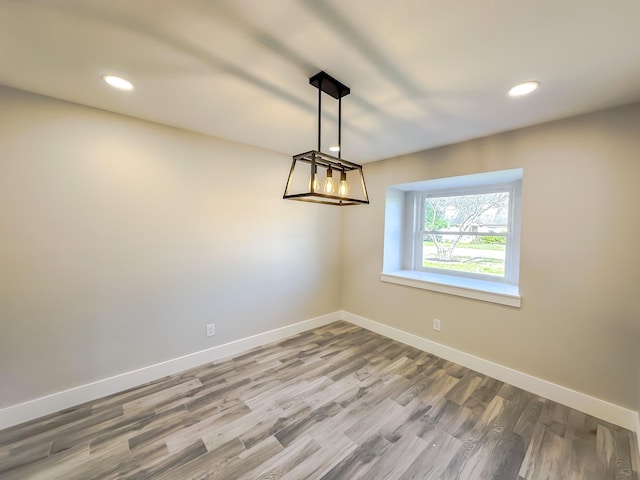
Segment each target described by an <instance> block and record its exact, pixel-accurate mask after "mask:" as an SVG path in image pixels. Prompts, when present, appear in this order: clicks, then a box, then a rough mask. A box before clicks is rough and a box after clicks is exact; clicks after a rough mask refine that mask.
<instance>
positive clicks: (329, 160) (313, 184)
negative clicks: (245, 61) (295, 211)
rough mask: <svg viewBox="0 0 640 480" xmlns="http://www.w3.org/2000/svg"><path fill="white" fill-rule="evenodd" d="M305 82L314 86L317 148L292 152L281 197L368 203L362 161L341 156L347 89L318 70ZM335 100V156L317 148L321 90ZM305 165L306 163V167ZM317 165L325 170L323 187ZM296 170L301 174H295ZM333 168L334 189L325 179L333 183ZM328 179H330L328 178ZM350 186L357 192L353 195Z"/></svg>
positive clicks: (329, 203) (318, 201)
mask: <svg viewBox="0 0 640 480" xmlns="http://www.w3.org/2000/svg"><path fill="white" fill-rule="evenodd" d="M309 83H310V84H311V85H313V86H314V87H316V88H317V89H318V149H317V150H311V151H309V152H305V153H299V154H298V155H294V156H293V163H292V164H291V170H290V171H289V177H288V179H287V186H286V187H285V190H284V195H283V196H282V198H284V199H287V200H298V201H303V202H314V203H323V204H326V205H337V206H347V205H362V204H368V203H369V196H368V194H367V186H366V184H365V181H364V175H363V172H362V165H358V164H357V163H353V162H349V161H347V160H343V159H342V158H341V157H342V97H344V96H346V95H348V94H349V93H350V92H351V90H350V89H349V87H347V86H346V85H343V84H342V83H340V82H339V81H338V80H336V79H335V78H333V77H331V76H330V75H328V74H326V73H325V72H319V73H317V74H316V75H314V76H313V77H311V78H310V79H309ZM323 92H324V93H326V94H327V95H330V96H331V97H333V98H335V99H337V100H338V156H337V157H334V156H333V155H328V154H326V153H323V152H322V151H321V148H320V145H321V129H322V93H323ZM307 165H308V167H306V166H307ZM318 167H319V168H320V169H321V171H322V170H323V169H325V170H326V177H325V178H326V181H325V184H324V185H325V186H324V188H323V187H321V186H320V178H319V176H318ZM297 172H302V174H300V175H297ZM333 172H336V173H338V174H339V175H340V181H338V182H336V183H338V184H339V186H338V188H337V192H334V190H335V188H332V189H331V190H330V189H329V188H328V185H329V181H331V185H332V187H333V185H334V183H333V177H332V175H333ZM330 179H331V180H330ZM354 190H355V191H357V193H358V195H354V194H353V193H354Z"/></svg>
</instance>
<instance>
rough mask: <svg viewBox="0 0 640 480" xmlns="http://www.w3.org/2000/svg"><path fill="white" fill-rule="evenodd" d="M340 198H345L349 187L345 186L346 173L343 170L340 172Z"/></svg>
mask: <svg viewBox="0 0 640 480" xmlns="http://www.w3.org/2000/svg"><path fill="white" fill-rule="evenodd" d="M338 192H339V193H340V196H342V197H346V196H347V195H348V194H349V187H348V186H347V172H345V171H344V170H343V171H342V172H340V188H339V189H338Z"/></svg>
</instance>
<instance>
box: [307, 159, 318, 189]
mask: <svg viewBox="0 0 640 480" xmlns="http://www.w3.org/2000/svg"><path fill="white" fill-rule="evenodd" d="M312 184H313V188H311V187H312ZM318 190H320V184H319V183H318V166H317V165H314V166H313V171H312V173H311V178H310V179H309V191H310V192H317V191H318Z"/></svg>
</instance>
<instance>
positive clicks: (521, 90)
mask: <svg viewBox="0 0 640 480" xmlns="http://www.w3.org/2000/svg"><path fill="white" fill-rule="evenodd" d="M539 86H540V82H535V81H531V82H523V83H519V84H518V85H516V86H515V87H511V90H509V96H510V97H520V96H522V95H528V94H529V93H531V92H533V91H534V90H535V89H536V88H538V87H539Z"/></svg>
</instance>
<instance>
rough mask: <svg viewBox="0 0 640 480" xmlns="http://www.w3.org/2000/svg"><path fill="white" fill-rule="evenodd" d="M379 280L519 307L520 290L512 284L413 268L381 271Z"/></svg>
mask: <svg viewBox="0 0 640 480" xmlns="http://www.w3.org/2000/svg"><path fill="white" fill-rule="evenodd" d="M380 280H382V281H383V282H388V283H395V284H398V285H406V286H408V287H414V288H422V289H425V290H432V291H434V292H440V293H447V294H449V295H457V296H459V297H467V298H473V299H475V300H482V301H483V302H491V303H499V304H502V305H508V306H510V307H518V308H520V301H521V297H520V292H519V289H518V287H516V286H514V285H507V284H504V283H495V282H487V281H484V280H476V279H473V278H462V277H451V276H449V275H439V274H437V273H426V272H417V271H413V270H396V271H393V272H383V273H381V274H380Z"/></svg>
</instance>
